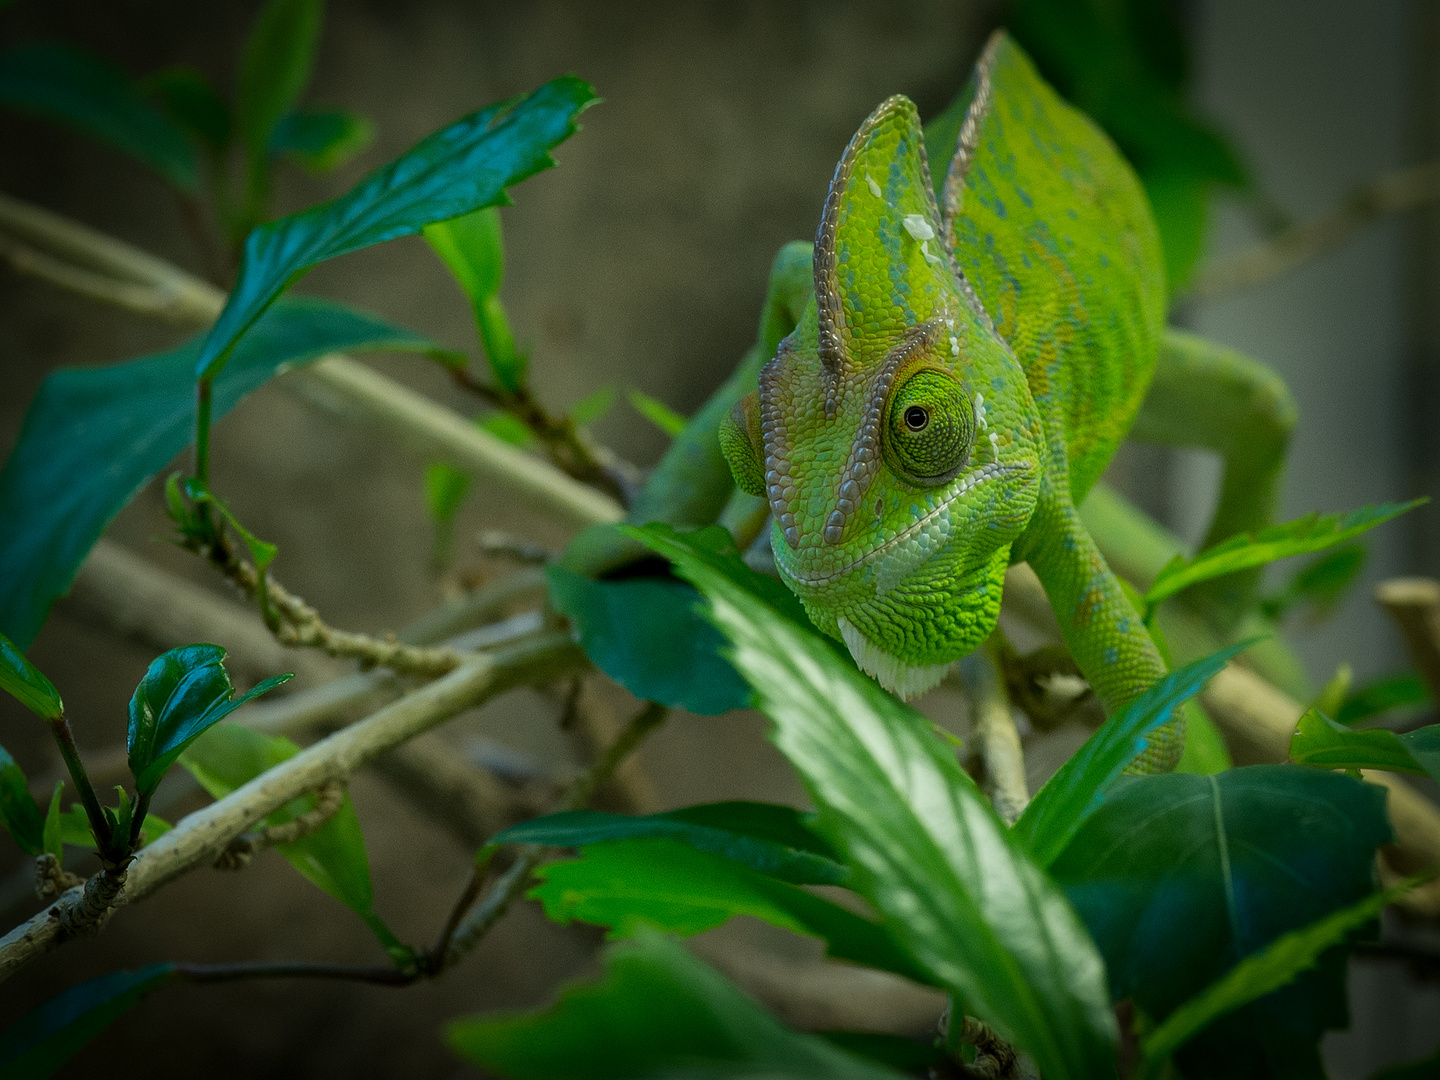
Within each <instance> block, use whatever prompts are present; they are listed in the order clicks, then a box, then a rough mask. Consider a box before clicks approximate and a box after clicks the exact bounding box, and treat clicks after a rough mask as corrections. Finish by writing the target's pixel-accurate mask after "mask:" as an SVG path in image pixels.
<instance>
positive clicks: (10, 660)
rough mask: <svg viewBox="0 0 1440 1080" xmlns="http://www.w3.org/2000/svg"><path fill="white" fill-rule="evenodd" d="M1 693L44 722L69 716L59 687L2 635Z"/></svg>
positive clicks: (0, 658)
mask: <svg viewBox="0 0 1440 1080" xmlns="http://www.w3.org/2000/svg"><path fill="white" fill-rule="evenodd" d="M16 569H18V568H14V567H12V568H11V569H10V570H9V572H10V573H14V572H15V571H16ZM0 690H4V691H5V692H6V693H7V694H9V695H10V696H11V697H13V698H14V699H15V700H16V701H18V702H20V704H21V705H24V706H25V707H26V708H27V709H29V710H30V711H31V712H33V713H34V714H35V715H36V716H38V717H41V718H42V719H44V720H57V719H59V718H60V717H61V716H63V715H64V713H65V704H64V702H62V701H61V700H60V694H59V692H58V691H56V689H55V685H54V684H53V683H52V682H51V681H50V680H49V679H47V678H46V677H45V674H44V673H43V672H42V671H41V670H40V669H39V668H37V667H36V666H35V665H34V664H32V663H30V661H29V660H27V659H25V654H24V653H22V652H21V651H20V650H19V649H17V648H16V647H15V644H14V642H12V641H11V640H10V639H9V638H7V637H6V636H5V635H4V634H0Z"/></svg>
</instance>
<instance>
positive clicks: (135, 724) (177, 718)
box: [125, 645, 292, 792]
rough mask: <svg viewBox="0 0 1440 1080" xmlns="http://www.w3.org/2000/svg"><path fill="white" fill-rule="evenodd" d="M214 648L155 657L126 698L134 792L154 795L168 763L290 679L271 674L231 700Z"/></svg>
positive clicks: (188, 647) (186, 648)
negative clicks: (207, 731)
mask: <svg viewBox="0 0 1440 1080" xmlns="http://www.w3.org/2000/svg"><path fill="white" fill-rule="evenodd" d="M224 659H225V650H224V649H222V648H220V646H218V645H183V646H181V647H180V648H178V649H171V650H170V651H169V652H167V653H164V654H162V655H161V656H158V657H156V658H155V661H154V662H153V663H152V664H151V665H150V670H148V671H147V672H145V677H144V678H143V679H141V680H140V685H139V686H137V687H136V688H135V694H134V696H133V697H131V699H130V728H129V734H128V737H127V738H126V740H125V746H126V749H127V750H128V751H129V753H130V772H131V773H132V774H133V775H134V777H135V787H136V789H137V790H138V791H141V792H146V791H154V790H155V786H156V785H157V784H159V783H160V779H161V778H162V777H163V776H164V775H165V772H166V770H167V769H169V768H170V766H171V764H172V763H173V762H174V761H175V759H176V758H177V757H179V756H180V755H181V754H182V753H184V752H185V748H186V747H187V746H189V745H190V744H191V743H192V742H194V741H195V740H196V739H197V738H199V737H200V735H202V734H203V733H204V732H205V730H206V729H207V728H210V727H213V726H214V725H215V724H218V723H219V722H220V721H221V720H223V719H224V718H225V717H226V716H228V715H229V714H230V713H232V712H234V711H235V710H236V709H238V708H239V707H240V706H241V705H244V704H245V703H246V702H247V701H250V700H251V699H252V698H257V697H259V696H260V695H261V694H263V693H266V692H267V691H269V690H273V689H274V688H275V687H277V686H279V685H280V684H281V683H283V682H285V681H286V680H287V679H290V678H291V677H292V676H290V675H277V676H274V677H272V678H269V679H266V680H265V681H264V682H262V683H261V684H260V685H258V686H256V687H254V688H253V689H251V690H250V691H248V692H247V693H244V694H241V695H240V696H239V697H237V698H233V699H232V698H231V695H232V694H233V693H234V692H235V688H234V687H233V686H232V685H231V684H230V676H229V675H228V674H227V673H226V671H225V665H224V663H223V661H224Z"/></svg>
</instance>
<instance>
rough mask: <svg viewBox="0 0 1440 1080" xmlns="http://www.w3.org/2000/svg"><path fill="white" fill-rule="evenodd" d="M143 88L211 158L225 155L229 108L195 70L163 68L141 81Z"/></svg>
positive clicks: (228, 135) (229, 129)
mask: <svg viewBox="0 0 1440 1080" xmlns="http://www.w3.org/2000/svg"><path fill="white" fill-rule="evenodd" d="M140 88H141V89H142V90H143V91H145V92H146V93H148V94H149V95H150V96H151V97H153V98H155V99H156V100H157V101H159V102H160V104H161V106H162V107H163V108H164V109H165V111H166V112H167V113H168V114H169V115H170V118H171V119H172V120H174V121H175V122H176V123H177V124H179V125H180V126H181V127H183V128H184V129H185V130H186V131H188V132H189V133H190V134H191V135H193V136H194V137H195V138H196V139H198V140H199V141H200V142H201V144H202V145H204V147H205V149H206V150H208V151H209V152H210V153H211V154H212V155H216V156H218V155H220V154H223V153H224V152H225V148H226V147H227V146H229V145H230V136H231V134H232V127H231V120H230V108H229V106H227V105H226V104H225V102H224V100H223V99H222V98H221V97H220V95H219V94H218V93H216V92H215V88H214V87H213V86H211V85H210V80H208V79H207V78H205V76H204V75H202V74H200V72H198V71H196V70H195V69H194V68H192V67H187V66H185V65H184V64H178V65H176V66H174V67H167V68H163V69H162V70H160V71H157V72H155V73H154V74H153V75H148V76H146V77H145V78H144V79H143V80H141V83H140Z"/></svg>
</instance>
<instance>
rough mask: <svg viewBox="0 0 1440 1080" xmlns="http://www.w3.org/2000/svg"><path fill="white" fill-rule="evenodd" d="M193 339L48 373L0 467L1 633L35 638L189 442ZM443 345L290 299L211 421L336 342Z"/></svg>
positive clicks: (217, 392)
mask: <svg viewBox="0 0 1440 1080" xmlns="http://www.w3.org/2000/svg"><path fill="white" fill-rule="evenodd" d="M200 340H201V339H200V338H194V339H192V340H191V341H190V342H189V343H187V344H185V345H182V346H181V347H180V348H178V349H174V350H172V351H170V352H168V353H161V354H159V355H156V356H148V357H145V358H143V359H140V360H133V361H131V362H130V363H128V364H116V365H112V366H109V367H97V368H62V369H61V370H59V371H56V372H54V373H52V374H51V375H50V376H49V377H48V378H47V379H46V380H45V382H44V383H43V384H42V385H41V387H40V393H39V394H38V395H36V398H35V400H34V401H33V402H32V403H31V405H30V411H29V412H28V413H27V414H26V416H25V426H24V427H23V428H22V429H21V432H20V439H19V441H18V442H17V443H16V445H15V449H14V450H13V451H12V452H11V455H10V459H9V460H8V461H7V462H6V463H5V468H4V470H3V471H0V565H3V566H4V567H5V568H6V573H5V574H3V575H0V633H5V634H9V635H10V636H11V637H12V638H13V639H14V640H15V641H16V642H18V643H19V644H20V645H21V646H22V647H25V646H28V645H29V644H30V642H32V641H34V640H35V635H36V634H37V633H38V632H39V630H40V627H41V625H42V624H43V623H44V621H45V616H46V614H47V612H48V611H49V610H50V605H51V604H52V603H53V602H54V600H55V598H56V597H57V596H60V595H62V594H63V593H64V592H65V591H66V590H67V589H69V587H70V582H71V580H72V579H73V578H74V576H75V571H76V570H77V569H79V567H80V564H81V562H83V561H84V559H85V556H86V554H87V553H88V552H89V550H90V548H91V546H92V545H93V544H94V543H95V541H96V540H97V539H98V538H99V536H100V533H101V531H102V530H103V529H104V528H105V526H106V524H107V523H108V522H109V521H110V519H111V518H113V517H114V516H115V515H116V514H117V513H118V512H119V511H120V509H121V508H122V507H123V506H124V505H125V504H126V503H127V502H129V501H130V499H131V498H133V497H134V496H135V494H136V493H137V492H138V491H139V490H140V489H141V488H143V487H144V486H145V484H146V483H148V482H149V480H150V478H151V477H153V476H154V475H155V474H156V473H158V472H159V471H160V470H161V469H163V468H165V466H166V465H168V464H169V463H170V461H171V460H172V459H173V458H174V457H175V455H176V454H178V453H180V451H181V450H183V449H184V448H185V447H186V446H187V445H188V444H189V442H190V440H191V437H192V435H193V430H194V423H195V389H194V383H193V381H192V378H193V374H194V368H195V362H196V357H197V356H198V355H199V349H200ZM356 349H404V350H408V351H419V352H438V351H440V347H439V346H438V345H435V344H434V343H432V342H430V341H427V340H426V339H424V338H422V337H420V336H419V335H418V334H414V333H411V332H410V331H409V330H404V329H402V328H400V327H397V326H394V325H392V324H390V323H387V322H384V321H382V320H380V319H377V318H375V317H373V316H370V315H366V314H363V313H361V312H358V311H353V310H351V309H349V308H344V307H340V306H339V305H337V304H331V303H328V302H324V301H319V300H298V299H290V300H286V301H285V302H283V303H281V304H277V305H276V306H275V307H274V308H272V309H271V310H270V311H269V312H268V313H267V314H266V316H265V317H264V318H263V319H262V320H261V321H260V322H259V323H257V324H256V326H255V328H254V330H253V331H252V332H251V333H250V334H248V335H247V336H246V339H245V342H244V343H243V344H242V345H241V347H240V348H239V349H237V350H236V352H235V356H234V360H233V362H232V363H231V364H230V365H229V367H228V368H227V369H226V371H225V373H224V375H223V376H222V377H221V378H219V379H217V380H216V382H215V389H214V416H215V418H216V419H217V420H218V419H219V418H220V417H221V416H224V415H225V414H226V413H227V412H229V411H230V410H231V409H233V408H234V407H235V406H236V405H237V404H238V403H239V402H240V401H242V400H243V399H244V398H245V396H246V395H248V394H249V393H250V392H251V391H252V390H254V389H256V388H257V387H259V386H261V385H262V384H263V383H265V382H266V381H267V380H268V379H270V378H272V377H273V376H275V375H277V374H279V373H280V372H282V371H285V370H287V369H288V368H291V367H294V366H296V365H299V364H304V363H308V362H309V361H311V360H314V359H317V358H318V357H320V356H323V355H324V354H325V353H327V352H333V351H336V350H348V351H354V350H356Z"/></svg>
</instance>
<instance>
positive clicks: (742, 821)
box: [491, 802, 850, 885]
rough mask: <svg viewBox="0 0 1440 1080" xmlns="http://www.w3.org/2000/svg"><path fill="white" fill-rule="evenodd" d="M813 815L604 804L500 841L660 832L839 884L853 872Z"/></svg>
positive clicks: (732, 805)
mask: <svg viewBox="0 0 1440 1080" xmlns="http://www.w3.org/2000/svg"><path fill="white" fill-rule="evenodd" d="M807 816H808V815H805V814H802V813H801V812H800V811H799V810H796V809H794V808H793V807H789V806H774V805H772V804H769V803H748V802H726V803H712V804H709V805H705V806H687V807H685V808H684V809H683V810H671V811H668V812H666V813H663V814H646V815H643V816H640V817H630V816H627V815H624V814H605V813H601V812H600V811H598V810H566V811H563V812H561V813H558V814H551V815H549V816H548V817H540V818H531V819H530V820H529V821H523V822H521V823H520V824H519V825H512V826H511V827H510V828H508V829H506V830H505V831H504V832H502V833H499V834H497V835H496V836H495V837H493V838H492V839H491V843H495V844H544V845H545V846H547V847H583V846H584V845H586V844H598V843H602V842H604V841H607V840H628V839H632V838H634V837H646V836H652V837H653V836H658V837H666V838H668V839H671V840H678V841H680V842H681V843H684V844H689V845H690V846H691V847H693V848H695V849H697V850H699V851H708V852H710V853H711V854H713V855H722V856H724V857H725V858H727V859H734V860H735V861H736V862H740V863H744V864H745V865H746V866H748V867H750V868H751V869H754V870H758V871H760V873H762V874H768V875H769V876H771V877H774V878H779V879H780V880H781V881H788V882H791V883H792V884H795V885H839V884H842V883H843V882H844V881H845V878H846V877H847V876H848V875H849V873H850V871H849V870H847V869H846V868H845V867H844V866H843V865H842V864H840V863H838V862H836V861H835V859H836V856H835V853H834V851H832V850H831V848H830V845H829V844H827V843H826V842H825V841H824V840H822V839H821V838H820V837H819V836H818V835H816V834H815V833H814V832H812V831H811V830H810V829H809V827H808V826H807V824H806V820H807Z"/></svg>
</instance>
